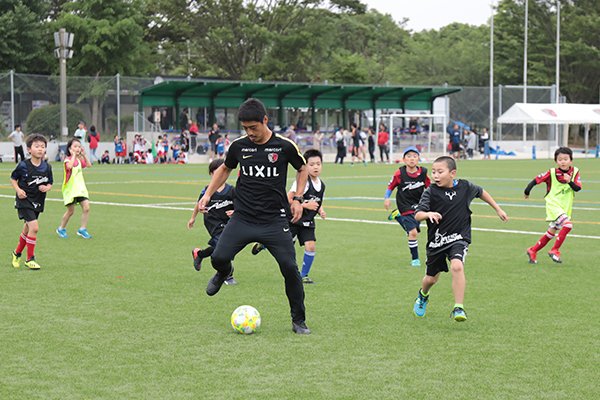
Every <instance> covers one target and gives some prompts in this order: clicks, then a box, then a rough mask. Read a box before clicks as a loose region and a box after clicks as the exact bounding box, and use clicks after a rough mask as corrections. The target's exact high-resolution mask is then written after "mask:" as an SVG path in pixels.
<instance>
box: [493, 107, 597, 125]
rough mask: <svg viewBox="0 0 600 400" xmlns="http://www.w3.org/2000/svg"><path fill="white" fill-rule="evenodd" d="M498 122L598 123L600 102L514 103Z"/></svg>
mask: <svg viewBox="0 0 600 400" xmlns="http://www.w3.org/2000/svg"><path fill="white" fill-rule="evenodd" d="M498 123H499V124H542V125H543V124H600V104H562V103H561V104H555V103H546V104H544V103H540V104H535V103H527V104H525V103H515V104H513V106H512V107H511V108H509V109H508V110H506V112H505V113H504V114H502V115H501V116H500V117H498Z"/></svg>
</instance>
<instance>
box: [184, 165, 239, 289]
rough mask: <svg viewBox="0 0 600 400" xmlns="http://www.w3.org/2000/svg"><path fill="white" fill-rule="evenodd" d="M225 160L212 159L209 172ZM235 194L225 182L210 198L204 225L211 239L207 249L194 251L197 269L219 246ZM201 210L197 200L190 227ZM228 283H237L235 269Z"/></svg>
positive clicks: (202, 194) (226, 280) (213, 170)
mask: <svg viewBox="0 0 600 400" xmlns="http://www.w3.org/2000/svg"><path fill="white" fill-rule="evenodd" d="M224 161H225V160H224V159H222V158H218V159H216V160H213V161H211V163H210V164H209V165H208V173H209V175H211V176H212V174H213V173H214V172H215V170H216V169H217V168H219V167H220V166H221V164H223V162H224ZM206 188H207V186H205V187H204V189H202V192H201V193H200V197H198V201H200V199H201V198H202V196H204V192H205V191H206ZM234 195H235V188H234V187H233V186H232V185H230V184H228V183H224V184H223V185H222V186H221V187H219V188H218V189H217V191H216V192H215V194H213V195H212V197H211V198H210V202H209V204H208V206H207V207H206V212H205V213H204V215H203V218H204V226H205V227H206V230H207V231H208V234H209V235H210V240H209V241H208V247H207V248H205V249H200V248H195V249H194V250H193V251H192V257H193V259H194V268H195V269H196V271H200V268H201V267H202V260H203V259H205V258H207V257H210V256H211V254H212V253H213V250H214V249H215V247H216V246H217V242H218V241H219V237H220V236H221V233H222V232H223V228H225V224H227V221H229V217H230V216H231V214H233V197H234ZM199 212H200V209H199V208H198V202H196V206H195V207H194V211H193V212H192V217H191V218H190V220H189V221H188V223H187V226H188V229H192V228H193V227H194V223H195V222H196V216H197V215H198V213H199ZM225 284H226V285H235V284H237V282H236V280H235V279H234V278H233V270H232V271H231V274H229V276H228V277H227V279H225Z"/></svg>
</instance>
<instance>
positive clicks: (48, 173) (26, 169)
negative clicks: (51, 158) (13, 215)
mask: <svg viewBox="0 0 600 400" xmlns="http://www.w3.org/2000/svg"><path fill="white" fill-rule="evenodd" d="M10 177H11V179H14V180H15V181H17V183H18V184H19V187H20V188H21V189H23V190H24V191H25V193H27V197H26V198H24V199H20V198H19V196H15V208H29V209H31V210H34V211H37V212H42V211H44V202H45V201H46V193H44V192H40V185H48V184H50V185H52V184H53V183H54V180H53V178H52V167H51V166H50V164H48V163H47V162H46V161H45V160H42V162H41V163H40V165H39V166H37V167H36V166H35V165H33V163H32V162H31V159H27V160H25V161H21V162H20V163H19V164H17V167H16V168H15V170H14V171H13V172H12V174H11V175H10Z"/></svg>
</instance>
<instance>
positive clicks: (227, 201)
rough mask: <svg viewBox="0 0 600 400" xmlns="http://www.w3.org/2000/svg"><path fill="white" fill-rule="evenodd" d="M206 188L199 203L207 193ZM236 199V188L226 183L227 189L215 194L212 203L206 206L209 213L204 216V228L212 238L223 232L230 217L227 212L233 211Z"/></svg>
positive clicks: (211, 199)
mask: <svg viewBox="0 0 600 400" xmlns="http://www.w3.org/2000/svg"><path fill="white" fill-rule="evenodd" d="M207 187H208V186H206V187H205V188H204V189H203V190H202V193H200V197H198V201H200V199H201V198H202V196H204V193H205V192H206V188H207ZM234 198H235V188H234V187H233V186H231V185H230V184H228V183H226V184H225V188H223V190H222V191H220V192H215V193H213V195H212V197H211V198H210V201H209V202H208V204H207V205H206V210H207V212H206V213H205V214H203V216H204V227H205V228H206V230H207V231H208V233H209V234H210V236H211V237H212V236H215V235H217V234H219V233H221V232H222V231H223V227H225V224H226V223H227V221H229V216H227V211H229V210H233V199H234Z"/></svg>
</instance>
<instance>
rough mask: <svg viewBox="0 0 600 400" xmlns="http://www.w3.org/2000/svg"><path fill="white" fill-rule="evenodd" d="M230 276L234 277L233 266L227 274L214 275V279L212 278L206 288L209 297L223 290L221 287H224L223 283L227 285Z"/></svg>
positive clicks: (218, 273)
mask: <svg viewBox="0 0 600 400" xmlns="http://www.w3.org/2000/svg"><path fill="white" fill-rule="evenodd" d="M230 276H233V266H232V267H231V270H230V271H229V272H228V273H226V274H223V275H221V273H220V272H217V273H216V274H214V275H213V277H212V278H210V281H208V285H207V286H206V294H207V295H209V296H214V295H215V294H217V293H218V292H219V290H221V286H223V283H225V281H226V280H227V278H229V277H230Z"/></svg>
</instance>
